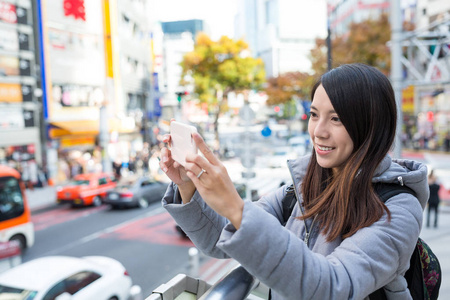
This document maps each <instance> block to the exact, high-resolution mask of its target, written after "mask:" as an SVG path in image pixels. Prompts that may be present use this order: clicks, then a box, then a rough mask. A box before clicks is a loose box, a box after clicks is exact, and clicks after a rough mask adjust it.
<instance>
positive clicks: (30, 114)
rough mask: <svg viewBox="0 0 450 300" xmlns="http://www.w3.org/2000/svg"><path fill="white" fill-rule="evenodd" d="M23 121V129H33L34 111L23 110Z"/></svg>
mask: <svg viewBox="0 0 450 300" xmlns="http://www.w3.org/2000/svg"><path fill="white" fill-rule="evenodd" d="M23 120H24V123H25V127H34V110H27V109H24V110H23Z"/></svg>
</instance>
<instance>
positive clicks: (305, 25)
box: [235, 0, 327, 77]
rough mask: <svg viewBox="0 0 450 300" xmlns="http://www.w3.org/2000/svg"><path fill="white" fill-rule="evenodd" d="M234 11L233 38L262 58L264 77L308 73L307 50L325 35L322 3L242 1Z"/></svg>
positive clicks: (287, 0) (304, 1)
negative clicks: (244, 43) (245, 43)
mask: <svg viewBox="0 0 450 300" xmlns="http://www.w3.org/2000/svg"><path fill="white" fill-rule="evenodd" d="M237 11H238V13H237V16H236V18H235V38H243V39H244V40H246V41H247V42H248V43H249V46H250V50H251V52H252V55H253V56H254V57H260V58H262V59H263V61H264V63H265V68H266V75H267V77H276V76H278V75H279V74H282V73H286V72H295V71H300V72H309V71H310V70H311V63H310V60H309V53H310V50H311V49H312V48H313V47H314V46H315V39H316V38H318V37H319V38H325V37H326V34H327V27H326V26H327V24H326V1H325V0H318V1H306V0H300V1H299V0H283V1H281V0H243V1H239V2H238V10H237Z"/></svg>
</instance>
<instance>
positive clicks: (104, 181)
mask: <svg viewBox="0 0 450 300" xmlns="http://www.w3.org/2000/svg"><path fill="white" fill-rule="evenodd" d="M107 183H108V180H107V179H106V177H102V178H100V179H99V180H98V185H103V184H107Z"/></svg>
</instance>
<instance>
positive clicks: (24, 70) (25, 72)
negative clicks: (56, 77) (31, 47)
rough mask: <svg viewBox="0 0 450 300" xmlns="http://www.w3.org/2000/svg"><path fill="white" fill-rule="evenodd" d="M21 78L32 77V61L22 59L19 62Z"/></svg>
mask: <svg viewBox="0 0 450 300" xmlns="http://www.w3.org/2000/svg"><path fill="white" fill-rule="evenodd" d="M19 67H20V76H31V61H29V60H28V59H21V60H20V61H19Z"/></svg>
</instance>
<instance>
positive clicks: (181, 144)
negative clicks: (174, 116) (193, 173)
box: [170, 121, 197, 167]
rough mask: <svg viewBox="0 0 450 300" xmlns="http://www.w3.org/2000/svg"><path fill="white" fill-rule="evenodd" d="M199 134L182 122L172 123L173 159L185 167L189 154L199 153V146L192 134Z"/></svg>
mask: <svg viewBox="0 0 450 300" xmlns="http://www.w3.org/2000/svg"><path fill="white" fill-rule="evenodd" d="M194 132H197V128H195V127H194V126H191V125H187V124H184V123H181V122H177V121H172V122H170V137H171V144H170V151H171V152H172V158H173V159H174V160H175V161H176V162H178V163H179V164H180V165H182V166H183V167H184V166H185V164H186V155H187V154H188V153H197V145H196V144H195V142H194V139H193V137H192V133H194Z"/></svg>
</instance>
